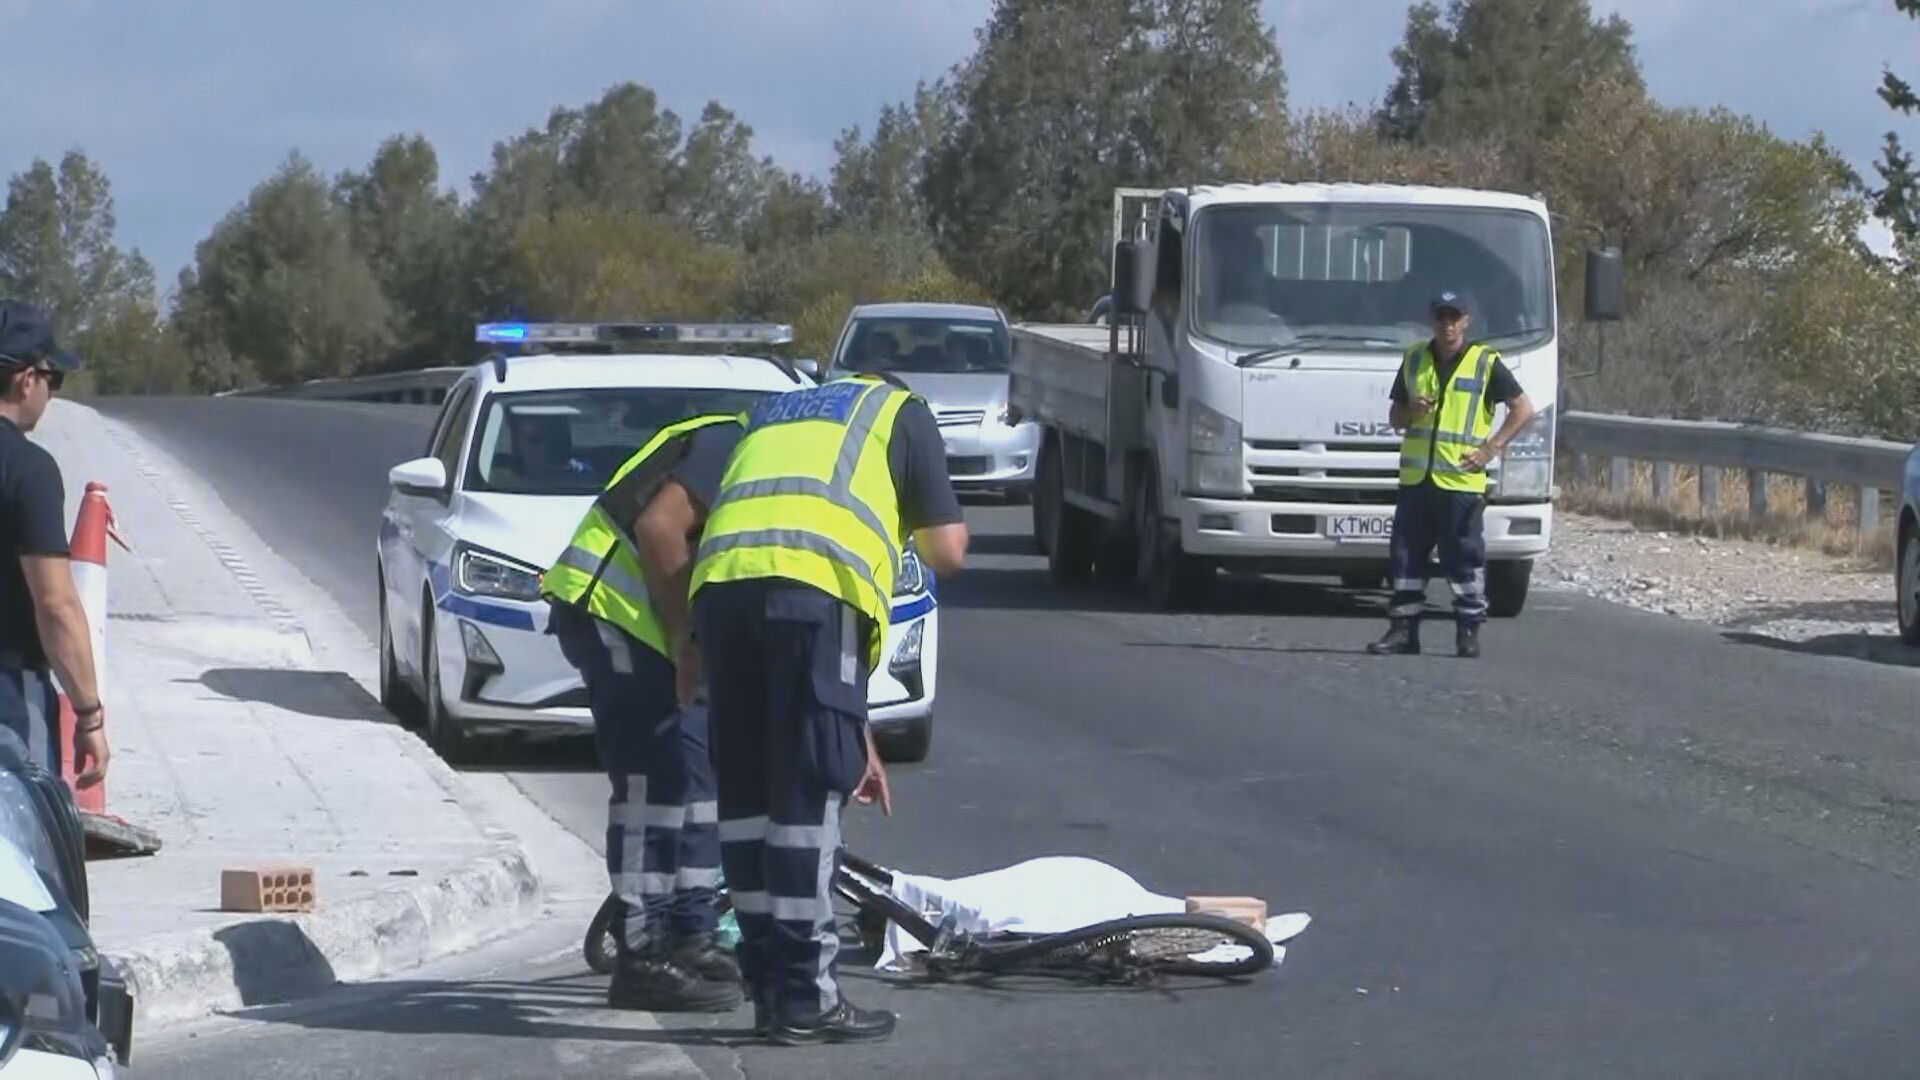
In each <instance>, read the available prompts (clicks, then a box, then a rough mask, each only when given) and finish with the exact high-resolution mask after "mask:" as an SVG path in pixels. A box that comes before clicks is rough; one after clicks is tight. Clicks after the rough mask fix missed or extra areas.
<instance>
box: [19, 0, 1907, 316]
mask: <svg viewBox="0 0 1920 1080" xmlns="http://www.w3.org/2000/svg"><path fill="white" fill-rule="evenodd" d="M1591 3H1592V5H1593V8H1594V10H1595V11H1596V12H1598V13H1614V12H1618V13H1619V14H1622V15H1624V16H1626V17H1627V19H1628V20H1629V21H1630V22H1631V23H1632V24H1633V27H1634V31H1635V34H1634V38H1635V43H1636V45H1637V48H1638V52H1639V57H1640V62H1641V66H1642V69H1643V71H1644V72H1645V75H1646V79H1647V82H1648V84H1649V86H1650V88H1651V90H1652V91H1653V93H1654V94H1655V96H1657V97H1658V98H1660V99H1661V100H1662V101H1665V102H1668V103H1670V104H1690V105H1699V106H1703V107H1705V106H1713V105H1726V106H1728V107H1730V108H1732V109H1734V110H1735V111H1738V112H1742V113H1746V114H1749V115H1752V116H1754V117H1756V118H1757V119H1759V120H1761V121H1762V122H1764V123H1766V124H1767V125H1768V126H1769V127H1770V128H1771V129H1772V130H1773V131H1775V132H1776V133H1778V134H1780V135H1783V136H1786V137H1789V138H1805V137H1808V136H1810V135H1812V134H1813V133H1814V132H1816V131H1824V132H1825V133H1826V135H1827V137H1828V139H1829V140H1830V141H1831V142H1832V143H1833V144H1834V145H1835V146H1837V147H1838V148H1839V149H1840V150H1841V152H1843V153H1844V154H1846V155H1847V157H1848V158H1849V159H1850V160H1851V161H1852V163H1853V165H1854V167H1855V168H1856V169H1858V170H1860V171H1861V173H1862V175H1863V176H1866V177H1867V178H1868V179H1869V180H1870V181H1871V180H1872V179H1874V175H1873V173H1872V171H1871V169H1872V164H1873V161H1874V159H1875V157H1876V156H1877V154H1878V152H1879V148H1880V142H1881V139H1882V137H1883V135H1884V133H1885V132H1886V131H1888V130H1890V129H1891V130H1896V131H1899V132H1900V133H1901V134H1902V136H1903V137H1905V138H1907V139H1908V140H1909V141H1920V130H1916V129H1920V125H1917V124H1914V123H1913V122H1911V121H1907V120H1906V119H1905V118H1902V117H1898V116H1896V115H1895V114H1893V113H1892V112H1891V111H1890V110H1888V109H1887V108H1886V107H1885V106H1884V105H1882V104H1881V102H1880V100H1879V99H1878V98H1877V97H1876V96H1875V94H1874V91H1875V89H1876V88H1877V86H1878V85H1879V81H1880V76H1881V72H1882V70H1883V69H1884V68H1886V67H1887V66H1888V65H1890V64H1891V65H1893V66H1894V69H1895V70H1896V71H1900V72H1902V73H1903V74H1910V77H1913V78H1915V79H1916V81H1920V22H1916V21H1914V20H1911V19H1908V18H1906V17H1904V16H1902V15H1900V14H1899V13H1898V12H1897V11H1895V9H1894V4H1893V0H1591ZM1262 6H1263V8H1264V10H1265V14H1266V17H1267V21H1268V23H1269V25H1270V26H1271V27H1272V28H1273V29H1274V31H1275V35H1276V37H1277V39H1278V41H1279V44H1280V49H1281V55H1282V59H1283V61H1284V62H1285V65H1286V69H1287V75H1288V82H1289V88H1290V98H1291V100H1292V102H1293V104H1294V105H1295V107H1313V106H1333V107H1337V106H1342V105H1346V104H1360V105H1366V104H1370V103H1372V102H1374V101H1376V100H1377V99H1378V98H1379V97H1380V96H1381V95H1382V94H1383V93H1384V92H1385V90H1386V87H1387V86H1388V84H1389V83H1390V81H1391V79H1392V62H1391V59H1390V55H1389V54H1390V51H1391V49H1392V48H1393V46H1394V45H1395V44H1396V43H1397V42H1398V40H1399V38H1400V34H1401V30H1402V28H1403V27H1404V25H1405V15H1406V8H1407V4H1406V0H1264V2H1263V4H1262ZM991 7H992V0H540V2H539V3H537V4H535V3H526V2H518V3H509V2H506V0H403V2H385V3H382V2H374V0H329V2H326V3H319V2H313V0H309V2H306V3H297V2H295V0H274V2H269V3H262V2H259V0H251V2H249V0H0V40H5V41H7V42H8V44H9V46H11V47H10V48H9V49H8V60H7V63H6V65H5V74H4V77H3V78H4V85H5V89H4V91H0V175H6V176H11V175H13V174H15V173H18V172H20V171H21V170H23V169H25V168H27V167H28V166H29V165H30V164H31V163H32V162H33V160H34V159H35V158H45V159H47V160H49V161H57V160H58V158H59V156H60V155H61V154H62V153H64V152H65V151H66V150H67V149H69V148H72V147H76V146H77V147H79V148H81V149H83V150H84V151H85V152H86V153H87V154H88V155H89V156H90V157H91V158H93V160H94V161H95V162H96V163H97V164H99V165H100V166H101V167H102V168H103V169H104V170H105V171H106V172H107V175H108V177H109V178H110V179H111V181H112V183H113V191H114V196H115V202H116V207H117V210H118V218H119V236H120V241H121V243H122V245H123V246H126V247H137V248H139V249H140V250H141V251H142V252H144V253H145V254H146V256H147V257H148V259H149V260H150V261H152V262H153V264H154V266H155V269H156V270H157V271H158V274H159V277H160V282H161V285H162V288H163V289H165V288H167V287H170V285H171V283H172V281H173V279H174V276H175V275H176V274H177V272H178V271H179V269H180V268H181V267H182V266H184V265H186V264H187V263H188V262H190V261H191V259H192V258H193V248H194V245H195V244H196V243H198V242H199V240H200V239H201V238H202V237H204V236H205V235H206V234H207V232H208V230H209V229H211V227H212V226H213V224H214V223H215V222H216V221H217V220H218V219H219V218H220V217H221V216H222V215H223V214H225V213H226V212H227V211H228V210H229V209H230V208H232V207H233V206H234V205H235V204H236V203H238V202H240V201H241V200H243V199H245V197H246V195H247V192H248V191H249V190H250V189H251V188H252V187H253V185H254V184H256V183H258V182H259V181H260V180H262V179H264V178H265V177H266V176H267V175H268V174H270V173H271V172H272V171H273V170H274V169H275V168H276V167H277V166H278V165H279V164H280V163H281V162H282V161H283V160H284V159H285V158H286V156H287V154H288V153H289V152H291V151H293V150H295V149H298V150H299V151H300V152H301V153H303V154H304V155H306V156H307V157H308V158H310V159H311V160H313V161H314V162H315V163H316V164H317V165H318V166H319V167H321V168H322V169H323V170H325V171H326V172H327V173H329V174H332V173H337V172H339V171H340V170H343V169H349V168H357V167H359V166H362V165H364V164H365V163H366V161H367V160H368V158H369V157H370V156H371V155H372V153H373V151H374V149H375V147H377V146H378V145H379V143H380V141H381V140H382V139H383V138H385V137H386V136H388V135H391V134H394V133H397V132H419V133H422V134H424V135H426V136H427V137H428V138H429V139H430V140H431V141H432V142H433V145H434V147H435V149H436V150H437V152H438V154H439V156H440V163H441V175H442V179H443V181H444V182H445V183H446V184H447V185H448V186H449V187H455V188H457V189H458V190H460V191H461V192H462V193H463V194H465V193H466V192H467V191H468V190H469V183H468V181H469V178H470V177H471V176H472V174H473V173H475V172H476V171H479V170H481V169H484V168H485V167H486V164H487V161H488V158H489V155H490V153H491V150H492V146H493V143H494V142H495V141H496V140H498V139H501V138H504V137H506V136H509V135H511V134H514V133H517V132H519V131H522V130H524V129H526V128H528V127H532V126H539V125H542V124H543V123H544V122H545V120H546V117H547V114H548V113H549V111H550V110H552V109H553V108H554V107H555V106H556V105H561V104H568V105H581V104H585V103H587V102H590V101H592V100H594V99H595V98H597V97H599V96H600V94H601V93H602V92H603V91H604V90H606V89H607V87H609V86H611V85H613V84H615V83H618V82H622V81H628V80H631V81H635V82H640V83H643V84H646V85H648V86H651V87H652V88H653V89H654V90H655V91H656V92H657V93H658V94H659V95H660V97H661V99H662V101H663V104H664V105H666V106H667V107H668V108H671V109H673V110H674V111H675V112H677V113H679V114H680V115H681V116H682V118H683V119H685V120H687V121H688V122H691V120H692V119H693V118H695V117H697V116H698V114H699V112H700V109H701V107H702V106H703V105H704V104H705V103H706V102H707V101H708V100H710V99H718V100H720V101H721V102H722V103H724V104H725V105H727V106H728V107H729V108H731V109H733V110H734V111H735V112H736V113H737V114H738V115H739V116H740V117H741V118H742V119H743V120H744V121H745V122H746V123H748V124H749V125H751V126H752V128H753V129H754V134H755V144H756V146H757V147H758V148H759V150H760V152H762V153H768V154H772V155H773V156H774V157H775V158H776V159H778V160H779V161H780V162H781V163H782V164H783V165H785V166H786V167H788V168H792V169H798V170H800V171H803V172H808V173H813V174H815V175H824V173H825V170H826V169H827V168H828V166H829V165H830V163H831V161H832V158H833V142H834V139H835V138H836V137H837V136H838V134H839V133H840V132H841V131H842V130H843V129H845V128H846V127H847V126H849V125H851V124H859V125H861V126H862V127H863V129H871V127H872V124H873V119H874V117H875V115H876V114H877V113H878V110H879V108H880V106H881V105H882V104H883V103H885V102H888V101H896V100H901V99H903V98H906V97H908V96H909V95H911V94H912V92H913V88H914V85H915V83H916V82H917V81H918V80H921V79H927V80H929V81H930V80H932V79H934V78H936V77H938V76H939V75H940V74H941V73H942V72H944V71H945V70H946V69H947V68H948V67H949V66H951V65H952V64H953V63H955V62H957V61H959V60H961V59H963V58H964V57H965V56H966V55H967V54H969V53H970V52H971V51H972V50H973V47H974V31H975V29H976V28H978V27H980V26H981V25H983V24H984V22H985V21H986V18H987V15H988V13H989V11H990V10H991ZM1762 12H1765V13H1766V14H1765V15H1764V16H1763V15H1762ZM1875 239H1879V238H1875Z"/></svg>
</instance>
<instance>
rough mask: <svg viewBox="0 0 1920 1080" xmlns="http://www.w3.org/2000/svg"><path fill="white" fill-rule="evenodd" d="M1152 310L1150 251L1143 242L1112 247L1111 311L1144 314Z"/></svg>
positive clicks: (1148, 245) (1137, 241) (1122, 243)
mask: <svg viewBox="0 0 1920 1080" xmlns="http://www.w3.org/2000/svg"><path fill="white" fill-rule="evenodd" d="M1152 307H1153V248H1152V246H1151V245H1150V244H1148V243H1147V241H1145V240H1122V241H1120V242H1119V243H1118V244H1115V245H1114V246H1113V311H1115V312H1117V313H1119V314H1121V315H1145V314H1146V313H1147V312H1148V311H1149V310H1151V309H1152Z"/></svg>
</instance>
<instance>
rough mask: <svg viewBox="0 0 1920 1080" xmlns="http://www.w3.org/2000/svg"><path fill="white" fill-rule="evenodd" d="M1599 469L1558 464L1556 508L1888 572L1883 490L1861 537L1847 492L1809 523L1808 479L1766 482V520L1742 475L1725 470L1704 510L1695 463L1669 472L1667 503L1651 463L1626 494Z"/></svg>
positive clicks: (1566, 461) (1640, 467)
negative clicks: (1875, 524) (1875, 522)
mask: <svg viewBox="0 0 1920 1080" xmlns="http://www.w3.org/2000/svg"><path fill="white" fill-rule="evenodd" d="M1596 466H1597V468H1598V471H1597V473H1596V474H1595V475H1591V476H1588V475H1581V474H1580V473H1579V472H1578V471H1577V470H1576V469H1575V468H1574V462H1573V460H1571V459H1570V458H1562V460H1561V461H1560V462H1559V463H1558V465H1557V467H1556V470H1555V471H1556V473H1557V476H1558V479H1559V483H1560V499H1559V501H1558V505H1559V506H1560V508H1561V509H1564V510H1567V511H1570V512H1572V513H1576V514H1591V515H1594V516H1596V517H1609V518H1615V519H1617V520H1622V521H1627V522H1631V523H1632V524H1634V525H1637V526H1639V527H1641V528H1649V529H1663V530H1666V531H1668V532H1674V533H1681V534H1686V535H1698V536H1710V537H1718V538H1724V539H1734V540H1757V541H1761V542H1764V543H1770V544H1781V545H1786V546H1791V547H1798V548H1805V549H1807V550H1810V551H1819V552H1823V553H1825V554H1828V555H1833V556H1836V557H1839V558H1844V559H1849V560H1855V561H1858V562H1860V563H1863V564H1865V565H1866V566H1867V567H1869V568H1871V569H1876V570H1891V569H1892V568H1893V561H1894V550H1893V549H1894V535H1893V534H1894V522H1895V520H1896V518H1895V513H1896V512H1897V511H1898V509H1899V503H1898V501H1897V500H1896V499H1895V498H1894V497H1893V496H1892V495H1891V494H1890V493H1888V492H1884V491H1883V492H1881V493H1880V525H1879V528H1877V529H1875V530H1874V531H1872V532H1871V533H1866V534H1862V533H1861V531H1860V529H1859V520H1860V509H1859V507H1860V500H1859V494H1858V492H1857V491H1855V490H1854V489H1853V488H1850V487H1840V486H1838V485H1832V484H1829V485H1828V486H1827V505H1826V512H1825V513H1823V514H1821V515H1820V516H1819V517H1809V516H1808V515H1807V484H1806V481H1805V480H1803V479H1802V478H1800V477H1797V476H1769V477H1767V513H1766V515H1765V516H1764V517H1755V516H1754V515H1753V514H1752V513H1751V512H1750V511H1749V510H1748V502H1747V475H1746V473H1744V472H1739V471H1736V470H1731V469H1722V470H1721V471H1720V497H1719V500H1718V504H1717V505H1715V506H1711V507H1702V506H1701V504H1700V475H1699V474H1700V470H1699V469H1698V468H1696V467H1694V466H1692V465H1675V466H1673V469H1672V479H1671V480H1670V482H1669V484H1668V488H1667V492H1666V498H1665V499H1664V500H1656V499H1655V498H1654V494H1653V464H1652V463H1651V462H1645V461H1635V462H1632V463H1631V464H1630V466H1629V468H1628V484H1627V490H1626V491H1624V492H1616V491H1612V490H1609V489H1608V487H1607V480H1608V474H1609V473H1610V472H1611V466H1610V465H1608V464H1606V463H1604V462H1596Z"/></svg>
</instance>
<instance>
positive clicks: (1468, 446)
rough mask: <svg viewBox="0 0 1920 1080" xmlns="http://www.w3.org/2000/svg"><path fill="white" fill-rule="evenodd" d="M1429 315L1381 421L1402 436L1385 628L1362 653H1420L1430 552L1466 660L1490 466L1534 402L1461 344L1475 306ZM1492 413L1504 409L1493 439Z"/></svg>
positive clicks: (1440, 308) (1477, 608)
mask: <svg viewBox="0 0 1920 1080" xmlns="http://www.w3.org/2000/svg"><path fill="white" fill-rule="evenodd" d="M1432 310H1433V338H1432V339H1431V340H1429V341H1423V342H1421V343H1420V344H1418V345H1415V346H1413V347H1412V348H1410V349H1408V350H1407V354H1406V358H1405V359H1404V360H1403V361H1402V362H1401V364H1400V373H1399V375H1398V376H1397V377H1396V378H1395V379H1394V381H1393V389H1392V391H1391V392H1390V397H1391V399H1392V404H1391V405H1389V406H1388V412H1387V418H1388V420H1389V422H1391V423H1392V424H1393V426H1394V427H1395V428H1398V429H1400V430H1402V431H1405V432H1406V435H1405V437H1404V438H1403V439H1402V440H1401V443H1400V492H1399V498H1398V500H1397V501H1396V503H1395V506H1394V512H1393V540H1392V542H1391V544H1390V545H1389V548H1388V551H1389V558H1390V559H1391V561H1392V564H1393V567H1392V571H1391V572H1392V574H1393V596H1392V598H1391V599H1390V600H1389V601H1388V602H1387V614H1388V616H1389V618H1390V619H1391V620H1392V626H1391V628H1390V629H1389V630H1388V631H1387V634H1386V636H1385V637H1383V638H1381V639H1380V640H1378V641H1376V642H1374V643H1372V644H1371V645H1368V646H1367V650H1368V651H1369V652H1373V653H1378V654H1383V655H1385V654H1395V653H1417V652H1419V651H1420V612H1421V609H1422V608H1423V607H1424V606H1425V605H1426V597H1427V559H1428V557H1429V556H1430V555H1431V554H1432V553H1433V549H1434V547H1435V546H1436V545H1437V546H1438V547H1439V549H1440V568H1441V571H1442V572H1443V573H1445V574H1446V575H1447V582H1448V584H1450V585H1451V586H1452V587H1453V613H1454V623H1455V642H1454V648H1455V651H1456V652H1458V653H1459V655H1461V656H1468V657H1473V656H1479V655H1480V624H1481V623H1483V622H1485V621H1486V618H1487V598H1486V579H1487V545H1486V540H1485V539H1484V537H1483V536H1482V535H1481V519H1482V517H1483V515H1484V514H1485V511H1486V506H1487V498H1486V494H1487V464H1488V463H1489V462H1491V461H1492V460H1493V459H1494V458H1495V457H1497V456H1499V455H1500V453H1501V452H1502V451H1504V450H1505V449H1506V448H1507V444H1508V443H1510V442H1512V441H1513V438H1514V436H1516V435H1518V434H1519V433H1520V429H1521V428H1523V427H1525V426H1526V423H1527V421H1528V420H1530V419H1532V417H1533V403H1532V401H1530V400H1529V399H1528V398H1527V395H1526V393H1525V392H1524V391H1523V390H1521V388H1520V381H1519V380H1518V379H1515V378H1514V377H1513V372H1512V371H1510V370H1508V368H1507V365H1506V364H1505V363H1504V362H1503V361H1502V360H1501V359H1500V354H1499V353H1498V352H1496V351H1494V350H1493V349H1492V348H1490V347H1489V346H1487V345H1484V344H1481V343H1479V342H1472V343H1469V342H1468V341H1467V327H1468V326H1469V325H1470V324H1471V322H1472V315H1473V306H1472V304H1471V303H1470V302H1469V301H1468V300H1467V299H1466V298H1465V297H1464V296H1462V295H1461V294H1459V293H1456V292H1443V293H1441V294H1440V295H1438V296H1437V297H1435V298H1434V300H1433V305H1432ZM1496 405H1505V406H1506V407H1507V420H1506V423H1504V424H1502V425H1501V426H1500V430H1499V431H1498V432H1494V431H1493V410H1494V407H1495V406H1496ZM1489 436H1491V437H1489Z"/></svg>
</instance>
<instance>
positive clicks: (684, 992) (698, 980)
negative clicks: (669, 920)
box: [607, 948, 746, 1012]
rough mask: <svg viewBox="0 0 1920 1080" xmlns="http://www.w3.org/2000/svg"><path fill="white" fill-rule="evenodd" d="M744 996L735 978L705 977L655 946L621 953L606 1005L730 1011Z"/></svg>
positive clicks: (628, 1007)
mask: <svg viewBox="0 0 1920 1080" xmlns="http://www.w3.org/2000/svg"><path fill="white" fill-rule="evenodd" d="M745 998H746V995H745V994H744V993H743V992H742V990H741V986H740V980H739V979H738V978H734V979H712V978H706V977H704V976H702V975H701V974H700V973H699V972H698V971H694V970H692V969H690V968H687V967H684V966H682V965H680V964H678V963H675V962H674V961H672V960H671V959H669V958H668V957H667V955H666V954H665V952H664V950H661V949H658V948H653V949H648V950H647V951H645V952H641V953H628V954H625V955H622V956H621V957H620V958H619V959H618V960H617V961H615V962H614V967H613V979H612V981H611V982H609V983H608V984H607V1004H608V1006H610V1007H612V1008H615V1009H639V1010H643V1011H646V1012H732V1011H733V1010H734V1009H735V1008H737V1007H738V1006H739V1005H740V1003H741V1002H742V1001H743V1000H745Z"/></svg>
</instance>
